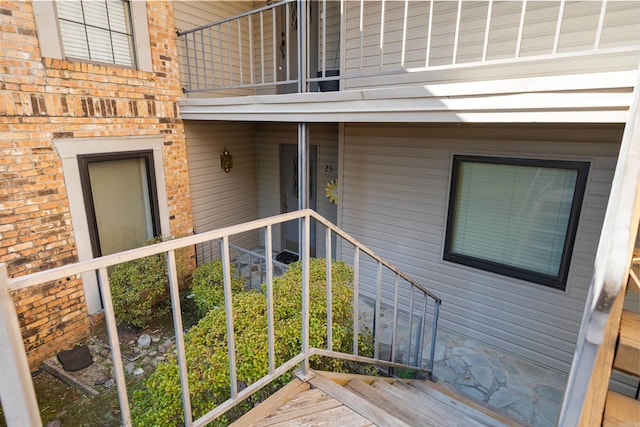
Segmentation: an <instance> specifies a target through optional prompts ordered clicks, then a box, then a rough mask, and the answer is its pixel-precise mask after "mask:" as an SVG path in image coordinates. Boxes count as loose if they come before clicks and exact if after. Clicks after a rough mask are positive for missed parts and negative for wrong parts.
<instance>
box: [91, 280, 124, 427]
mask: <svg viewBox="0 0 640 427" xmlns="http://www.w3.org/2000/svg"><path fill="white" fill-rule="evenodd" d="M98 278H99V282H100V295H101V296H102V303H103V304H104V318H105V323H106V324H107V334H108V335H109V346H110V347H111V360H112V362H113V371H114V374H115V375H114V376H115V380H116V386H117V387H118V402H119V403H120V417H121V419H122V425H124V426H127V427H129V426H131V409H130V408H129V398H128V396H127V382H126V380H125V378H124V366H123V365H122V352H121V350H120V339H119V338H118V326H117V324H116V314H115V311H114V309H113V299H112V298H111V287H110V286H109V273H107V269H106V267H105V268H101V269H99V270H98Z"/></svg>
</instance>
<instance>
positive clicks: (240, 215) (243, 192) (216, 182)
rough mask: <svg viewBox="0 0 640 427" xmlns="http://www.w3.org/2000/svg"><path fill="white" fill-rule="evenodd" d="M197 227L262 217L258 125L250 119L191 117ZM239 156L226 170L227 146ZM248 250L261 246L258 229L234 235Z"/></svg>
mask: <svg viewBox="0 0 640 427" xmlns="http://www.w3.org/2000/svg"><path fill="white" fill-rule="evenodd" d="M184 129H185V139H186V143H187V161H188V162H189V180H190V186H191V188H190V189H191V203H192V209H193V224H194V230H195V231H196V232H197V233H202V232H205V231H209V230H215V229H218V228H222V227H226V226H230V225H235V224H241V223H243V222H247V221H252V220H255V219H257V218H258V196H257V184H256V163H255V148H254V140H253V138H254V130H253V127H252V126H251V125H247V124H244V123H226V122H204V121H185V122H184ZM225 148H226V149H227V150H229V153H230V154H231V155H232V156H233V168H232V169H231V171H230V172H229V173H225V172H224V171H223V170H222V169H220V154H222V152H223V151H224V149H225ZM230 242H231V243H234V244H236V245H239V246H242V247H244V248H246V249H253V248H254V247H255V246H257V245H258V243H259V241H258V236H257V233H256V232H253V233H247V234H243V235H240V236H236V237H233V238H231V239H230Z"/></svg>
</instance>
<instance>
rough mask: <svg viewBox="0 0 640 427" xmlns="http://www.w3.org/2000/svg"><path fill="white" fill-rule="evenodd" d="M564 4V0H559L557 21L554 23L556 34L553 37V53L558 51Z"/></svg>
mask: <svg viewBox="0 0 640 427" xmlns="http://www.w3.org/2000/svg"><path fill="white" fill-rule="evenodd" d="M564 5H565V0H561V1H560V8H559V9H558V22H557V23H556V34H555V36H554V38H553V49H552V53H553V54H554V55H555V54H556V53H558V45H559V44H560V33H561V32H562V20H563V19H564Z"/></svg>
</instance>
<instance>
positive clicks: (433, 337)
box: [428, 300, 440, 379]
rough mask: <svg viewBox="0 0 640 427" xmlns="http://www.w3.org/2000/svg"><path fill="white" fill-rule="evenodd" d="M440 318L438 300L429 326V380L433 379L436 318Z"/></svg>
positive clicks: (436, 329)
mask: <svg viewBox="0 0 640 427" xmlns="http://www.w3.org/2000/svg"><path fill="white" fill-rule="evenodd" d="M439 316H440V300H435V304H434V306H433V323H432V325H431V348H430V349H429V367H428V369H429V379H432V378H433V358H434V357H435V354H436V333H437V331H438V317H439Z"/></svg>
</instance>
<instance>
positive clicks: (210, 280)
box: [191, 260, 245, 315]
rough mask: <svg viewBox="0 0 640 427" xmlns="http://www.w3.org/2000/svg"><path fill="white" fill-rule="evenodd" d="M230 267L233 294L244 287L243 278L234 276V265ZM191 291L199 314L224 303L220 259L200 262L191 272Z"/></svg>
mask: <svg viewBox="0 0 640 427" xmlns="http://www.w3.org/2000/svg"><path fill="white" fill-rule="evenodd" d="M230 267H231V291H232V293H233V294H234V295H235V294H237V293H238V292H240V291H242V290H243V288H244V282H245V280H244V279H243V278H242V277H237V276H235V267H234V266H233V265H230ZM191 293H192V294H193V300H194V302H195V303H196V307H198V312H199V313H200V315H204V314H206V313H207V312H209V310H211V309H213V308H215V307H221V306H223V305H224V275H223V272H222V261H219V260H217V261H210V262H208V263H206V264H202V265H201V266H199V267H198V268H196V269H195V271H194V272H193V280H192V282H191Z"/></svg>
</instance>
